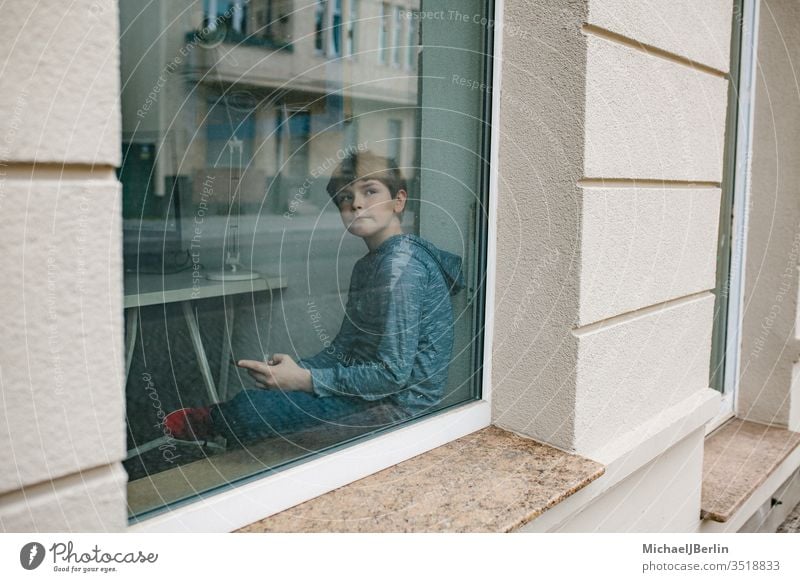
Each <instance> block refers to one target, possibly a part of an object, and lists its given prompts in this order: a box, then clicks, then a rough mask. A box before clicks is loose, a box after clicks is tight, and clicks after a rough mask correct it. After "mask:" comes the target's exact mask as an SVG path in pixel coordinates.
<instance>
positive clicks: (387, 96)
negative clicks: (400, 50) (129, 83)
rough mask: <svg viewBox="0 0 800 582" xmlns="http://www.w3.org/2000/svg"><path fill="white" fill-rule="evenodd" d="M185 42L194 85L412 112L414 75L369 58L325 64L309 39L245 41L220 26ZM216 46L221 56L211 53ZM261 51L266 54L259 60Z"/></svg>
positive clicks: (326, 60)
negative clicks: (339, 99) (191, 47)
mask: <svg viewBox="0 0 800 582" xmlns="http://www.w3.org/2000/svg"><path fill="white" fill-rule="evenodd" d="M186 41H187V42H191V43H196V44H197V46H198V50H196V51H194V53H193V54H194V57H193V58H194V59H195V60H194V62H193V68H192V70H191V73H192V76H193V77H194V80H195V81H199V82H203V81H205V82H208V81H213V82H215V83H218V82H225V83H230V84H235V85H240V86H250V87H261V88H265V89H269V90H274V89H280V90H289V91H300V92H304V93H310V94H314V95H327V94H330V93H332V92H338V91H342V93H343V94H344V95H345V96H350V97H354V98H357V99H366V100H371V101H377V102H381V103H395V104H398V105H412V106H413V105H415V104H416V102H417V75H416V72H411V71H405V70H399V69H396V68H394V67H389V66H387V65H383V64H379V63H378V62H371V61H372V57H373V55H371V54H370V53H366V54H365V55H364V57H363V58H362V60H360V61H354V60H351V59H349V58H334V59H329V58H328V57H326V56H323V55H321V54H319V53H317V52H316V51H315V50H314V44H313V42H311V40H310V39H306V41H305V42H298V43H296V44H294V43H292V42H291V41H290V40H285V39H284V40H283V41H280V40H277V39H274V38H269V37H264V36H256V35H248V34H245V33H242V32H237V31H235V30H234V29H233V27H232V25H229V24H226V23H225V22H224V21H223V22H222V23H220V25H219V26H218V27H217V29H216V30H214V31H209V32H208V33H207V34H206V35H202V34H201V31H193V32H189V33H187V34H186ZM221 45H224V49H223V50H215V49H218V48H219V47H220V46H221ZM264 49H268V50H269V52H268V53H266V54H265V51H264Z"/></svg>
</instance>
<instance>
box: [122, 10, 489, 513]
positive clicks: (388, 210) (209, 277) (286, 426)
mask: <svg viewBox="0 0 800 582" xmlns="http://www.w3.org/2000/svg"><path fill="white" fill-rule="evenodd" d="M465 1H467V2H472V4H471V6H470V9H471V10H473V11H474V12H475V13H476V14H486V15H487V16H488V14H489V13H487V12H486V11H487V10H489V9H490V7H487V6H486V3H485V2H480V1H478V0H474V1H472V0H465ZM446 5H447V2H445V0H437V1H430V2H426V8H427V7H428V6H430V9H431V10H435V9H439V10H444V9H445V8H446ZM163 6H164V5H163V4H160V3H159V2H153V3H149V4H148V5H147V6H146V7H144V8H142V6H141V3H139V2H136V1H135V0H121V2H120V19H121V27H120V31H121V38H120V46H121V76H122V81H123V87H124V88H123V91H122V111H123V144H122V147H123V148H124V153H125V156H124V162H123V165H122V167H121V168H120V173H119V176H120V180H121V182H122V184H123V192H124V194H123V209H124V217H123V218H124V263H125V271H126V273H125V321H126V370H127V374H128V376H127V384H126V410H127V428H128V435H127V437H128V456H127V459H126V460H125V462H124V466H125V468H126V470H127V472H128V476H129V483H128V501H129V507H130V518H131V520H135V521H140V520H146V518H148V517H151V516H155V515H157V514H166V511H167V510H168V509H171V508H175V507H178V506H181V505H184V504H189V503H191V502H193V501H195V500H196V499H197V498H198V496H203V497H208V496H211V495H212V494H220V495H222V494H223V493H225V494H235V493H236V491H241V490H242V489H241V488H240V485H243V484H244V483H250V484H253V483H262V482H263V483H270V482H278V481H276V480H275V479H273V478H272V476H274V475H275V474H276V472H280V471H283V470H285V469H287V468H289V467H292V468H293V470H295V469H297V468H302V467H313V466H314V462H315V461H316V460H318V459H320V458H321V457H322V456H324V455H331V454H339V453H347V451H349V450H355V449H351V448H350V447H360V446H366V445H367V444H369V443H375V442H382V441H381V439H383V438H389V437H391V435H396V434H405V433H404V432H403V431H410V430H412V431H413V430H416V429H417V428H418V427H424V426H429V424H430V423H436V422H444V421H441V420H438V421H437V419H440V417H441V415H442V414H444V413H447V414H462V412H460V411H470V410H475V409H476V407H478V406H482V408H481V410H482V411H483V410H487V409H488V404H486V403H484V402H482V400H481V399H482V366H483V360H482V358H483V353H484V347H483V329H484V320H483V319H484V315H483V314H484V287H485V285H484V282H485V279H484V273H485V262H486V256H485V248H486V234H485V232H486V228H487V226H486V222H487V219H486V213H487V210H486V209H487V207H488V206H487V202H488V201H487V196H488V194H487V184H488V175H489V174H488V168H487V166H486V162H485V160H488V159H489V155H488V152H487V148H488V147H489V137H488V136H489V131H488V127H489V126H488V123H487V115H488V114H487V111H488V110H489V109H488V106H489V102H488V100H489V98H490V95H489V94H488V93H487V92H485V91H471V90H469V88H468V84H467V83H463V82H460V81H459V80H458V79H455V78H454V77H453V74H454V73H455V72H458V74H459V75H461V76H463V78H467V79H486V77H487V75H489V74H490V72H491V67H490V62H489V61H488V57H487V55H491V44H490V42H491V30H490V29H488V28H485V27H483V28H482V27H478V29H477V31H478V32H480V34H472V35H466V34H464V33H463V29H462V28H461V27H460V26H456V25H454V24H453V23H452V22H448V21H446V20H437V21H431V22H425V23H424V26H422V27H419V28H417V29H416V30H417V31H418V33H421V37H420V43H419V44H420V46H422V47H424V49H421V50H420V59H421V63H422V64H423V65H424V66H425V70H426V75H425V76H424V77H423V76H417V75H402V76H397V77H392V78H390V79H387V77H386V75H385V72H382V70H381V69H382V67H381V66H380V65H379V64H377V63H376V62H375V61H372V64H371V65H369V64H365V63H363V62H362V63H355V62H354V61H351V60H348V59H343V60H341V62H340V63H337V66H336V67H309V66H307V65H306V64H303V63H308V62H310V61H309V60H308V59H312V58H313V57H314V55H315V53H316V51H317V50H319V49H320V47H323V48H324V47H326V46H328V45H327V44H326V43H328V42H331V43H332V47H333V50H340V49H345V50H346V47H347V43H346V44H345V45H344V47H343V46H342V45H341V42H342V41H346V38H342V37H341V36H340V37H339V41H336V40H335V39H336V35H337V33H336V32H335V31H336V30H337V29H338V30H343V29H346V28H347V27H345V26H343V23H342V21H341V15H342V10H345V11H347V12H345V14H348V20H349V21H350V22H352V21H353V20H354V19H355V16H354V14H355V12H354V11H355V10H356V8H355V7H354V6H355V3H354V2H352V3H349V4H347V5H345V4H343V3H342V2H341V1H331V2H316V3H305V4H302V5H301V4H300V3H294V4H292V3H288V2H280V3H266V2H249V3H248V2H241V3H237V2H229V3H224V2H217V3H213V2H206V3H205V5H204V4H201V3H198V5H197V6H196V7H195V8H194V9H193V11H192V10H188V11H187V12H186V14H185V15H184V16H183V17H182V18H178V19H174V18H170V17H168V16H167V15H166V14H165V12H164V10H163ZM237 6H240V7H241V10H243V12H242V13H241V23H242V24H241V27H240V28H241V32H242V33H243V34H244V33H246V32H247V26H253V27H255V25H256V23H257V24H258V26H259V27H263V26H269V24H270V22H273V23H274V21H275V20H276V19H280V15H281V14H292V23H293V25H295V26H297V27H298V29H299V30H306V31H309V32H310V31H315V32H314V42H311V40H310V39H309V41H308V42H305V43H298V44H297V46H295V48H294V52H293V53H287V52H286V51H271V52H270V53H269V58H263V59H262V58H258V56H259V55H258V53H257V52H254V51H256V50H257V49H256V48H254V47H253V46H248V45H239V44H233V45H226V46H224V47H220V46H218V45H216V44H214V43H209V42H207V39H206V38H200V37H199V36H198V35H197V34H196V33H195V32H196V31H198V30H200V29H201V28H202V26H203V25H204V24H205V25H207V24H208V16H209V14H219V13H220V11H222V12H225V11H226V10H229V9H231V11H230V14H231V18H234V13H235V12H236V11H237V10H239V8H236V7H237ZM380 6H381V7H383V8H384V15H386V17H387V18H391V19H392V20H394V22H398V18H399V17H400V13H399V11H398V10H393V11H391V12H390V10H389V8H388V5H386V6H385V7H384V6H383V5H382V4H381V5H380ZM367 7H369V9H370V10H374V12H373V13H372V14H373V17H374V15H375V13H377V12H378V10H379V7H378V6H377V5H376V4H363V5H362V8H363V9H364V10H367ZM437 7H438V8H437ZM418 8H419V6H418V5H415V6H414V7H413V9H414V10H417V9H418ZM247 10H250V14H248V13H247ZM284 11H285V12H284ZM337 15H338V16H337ZM365 16H366V15H365ZM270 18H271V19H272V20H271V21H270ZM373 22H374V20H373ZM386 22H389V21H388V20H386ZM248 23H249V24H248ZM350 30H352V28H351V29H350ZM383 30H384V37H383V38H384V40H383V41H382V42H384V44H385V45H388V38H389V37H388V36H386V34H385V33H386V32H387V29H383ZM394 30H395V31H396V32H394V33H393V35H394V36H392V39H393V41H392V42H393V43H394V44H395V45H396V44H397V41H398V39H400V38H401V37H400V32H399V27H397V26H394ZM326 31H334V32H333V33H331V36H330V37H328V36H327V33H326ZM348 36H349V33H348ZM331 38H332V39H333V40H331ZM372 38H373V41H372V43H373V44H372V45H371V46H364V47H362V49H363V50H365V51H373V50H375V49H376V48H377V46H376V43H375V37H374V36H372ZM364 42H365V43H367V42H368V38H366V37H365V38H364ZM303 51H305V54H303ZM392 54H393V55H394V54H396V55H400V54H402V53H399V52H398V53H392ZM397 58H400V57H399V56H398V57H397ZM392 59H393V60H394V59H395V57H394V56H393V57H392ZM242 63H248V65H247V66H246V67H243V66H242ZM484 404H486V406H484ZM481 414H483V413H481ZM470 418H471V419H472V420H470V422H474V418H475V417H474V416H473V417H470ZM481 419H482V420H481V422H488V413H487V415H486V416H485V417H484V416H481ZM483 419H485V420H483ZM448 426H451V424H448ZM460 426H461V425H460ZM475 428H477V427H475ZM475 428H471V429H470V431H471V430H475ZM432 430H433V429H432ZM459 430H461V429H459ZM465 430H466V429H465ZM436 432H437V434H440V433H442V431H441V430H440V429H436ZM419 440H420V441H423V440H425V439H419ZM414 442H416V441H414ZM425 442H428V441H427V440H425ZM415 446H416V445H415ZM420 446H422V445H420ZM431 446H433V445H431ZM326 458H329V457H326ZM376 462H377V461H376ZM380 462H383V461H382V460H381V461H380ZM314 481H317V479H316V478H315V479H314ZM223 497H224V495H223ZM215 498H217V497H216V496H215ZM254 519H255V517H254Z"/></svg>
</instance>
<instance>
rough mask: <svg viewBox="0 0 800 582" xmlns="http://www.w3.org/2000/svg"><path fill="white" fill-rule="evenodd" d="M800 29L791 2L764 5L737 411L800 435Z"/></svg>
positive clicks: (799, 14) (769, 0)
mask: <svg viewBox="0 0 800 582" xmlns="http://www.w3.org/2000/svg"><path fill="white" fill-rule="evenodd" d="M799 26H800V4H798V3H797V2H796V1H795V0H762V2H761V7H760V26H759V31H758V34H759V41H758V69H757V71H756V94H755V103H754V116H755V120H754V128H753V157H752V183H751V189H750V218H749V230H748V233H747V259H746V265H745V269H746V272H745V292H744V306H745V307H744V321H743V327H742V335H743V341H742V374H741V382H740V388H739V398H738V405H737V411H738V414H739V415H740V416H742V417H743V418H747V419H748V420H754V421H758V422H766V423H774V424H778V425H783V426H787V425H788V426H789V427H790V428H791V429H792V430H800V382H798V377H799V375H798V364H797V363H796V362H797V360H798V354H799V353H800V342H798V335H797V329H796V325H795V322H796V319H797V303H798V301H797V296H798V276H797V264H798V256H800V90H799V89H798V81H797V78H798V74H797V67H798V63H800V38H798V35H797V29H798V27H799ZM793 368H794V377H795V382H794V384H793V383H792V376H793ZM792 386H793V387H792Z"/></svg>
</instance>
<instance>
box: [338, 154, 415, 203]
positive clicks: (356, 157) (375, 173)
mask: <svg viewBox="0 0 800 582" xmlns="http://www.w3.org/2000/svg"><path fill="white" fill-rule="evenodd" d="M359 180H378V181H379V182H381V183H382V184H383V185H384V186H386V187H387V188H388V189H389V192H390V193H391V195H392V199H394V198H396V197H397V193H398V192H399V191H400V190H405V191H406V192H408V186H407V185H406V180H405V178H403V174H402V172H400V169H399V168H398V167H397V162H396V161H395V160H394V159H392V158H386V157H383V156H378V155H375V154H373V153H372V152H370V151H369V150H365V151H359V152H351V153H350V154H348V155H347V157H346V158H344V159H343V160H342V161H341V163H339V165H338V166H336V167H335V168H334V170H333V172H332V173H331V179H330V180H329V181H328V185H327V187H326V188H325V189H326V190H327V191H328V194H329V195H330V197H331V198H333V202H334V203H335V204H336V205H337V206H338V202H337V201H336V195H337V194H338V193H339V192H341V191H342V189H344V188H346V187H347V186H349V185H350V184H352V183H354V182H358V181H359Z"/></svg>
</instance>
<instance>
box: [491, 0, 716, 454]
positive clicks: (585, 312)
mask: <svg viewBox="0 0 800 582" xmlns="http://www.w3.org/2000/svg"><path fill="white" fill-rule="evenodd" d="M641 4H647V6H646V7H642V6H641ZM536 6H537V10H530V5H529V3H527V2H523V1H521V0H506V2H505V17H504V20H505V28H506V30H507V31H508V30H511V31H512V33H513V30H515V29H516V28H523V29H525V30H529V31H530V35H528V36H519V35H514V34H506V37H505V40H504V54H503V81H502V83H503V85H502V98H501V136H500V200H499V224H498V267H497V268H498V270H497V276H498V283H497V285H498V287H497V298H498V299H497V303H496V306H495V308H496V323H495V334H496V336H495V337H496V340H495V345H494V352H493V358H494V360H493V362H494V363H493V378H492V380H493V406H494V422H495V423H496V424H498V425H499V426H501V427H503V428H507V429H510V430H514V431H517V432H520V433H522V434H526V435H529V436H531V437H533V438H536V439H539V440H544V441H546V442H549V443H552V444H554V445H556V446H559V447H562V448H565V449H568V450H575V451H578V452H583V453H590V452H592V451H593V450H595V449H597V448H598V447H599V446H601V445H607V444H608V443H609V442H612V441H624V439H625V438H627V437H626V435H629V434H632V433H633V431H635V430H636V429H637V428H640V427H641V426H642V425H646V424H647V423H649V422H651V421H652V420H653V419H654V418H655V417H656V415H658V414H659V413H661V412H663V411H664V410H665V408H669V407H672V406H675V407H678V406H680V403H681V402H683V401H688V400H689V399H691V398H693V397H694V396H696V395H697V394H698V393H700V392H701V391H704V390H706V389H707V387H708V366H709V364H708V362H709V355H710V347H711V329H712V319H713V303H714V302H713V295H712V294H711V292H710V291H711V290H712V289H713V288H714V286H715V282H714V273H715V268H716V238H717V223H718V212H719V202H720V184H719V183H720V181H721V179H722V160H723V148H724V139H725V135H724V132H725V113H726V106H727V104H726V99H727V80H726V78H725V73H726V71H727V69H728V55H729V46H728V45H729V43H730V28H731V17H732V2H731V0H728V1H724V0H719V1H714V2H709V3H704V4H703V6H702V7H700V6H698V5H697V3H692V2H688V1H679V2H672V3H663V2H658V3H653V2H650V3H635V2H628V1H624V0H616V1H615V0H585V1H572V2H567V3H565V2H556V1H551V2H537V3H536ZM523 119H524V120H525V122H524V123H521V120H523Z"/></svg>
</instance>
